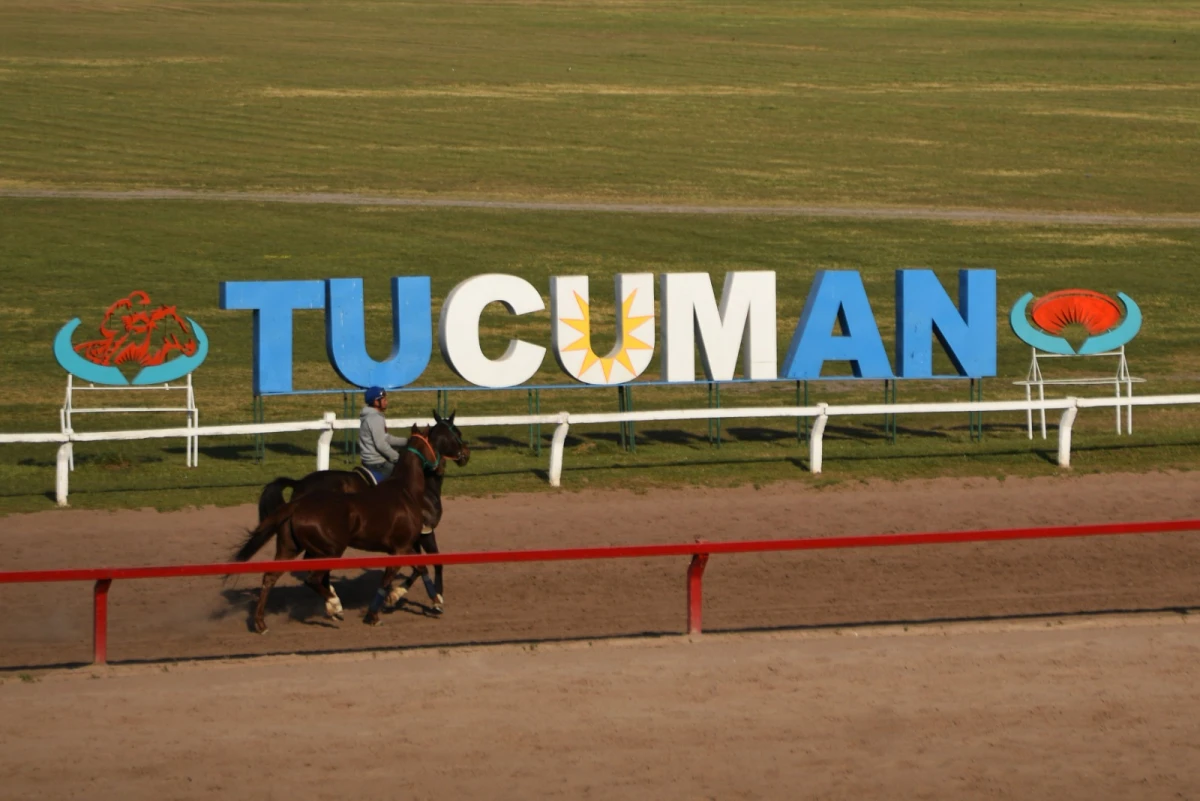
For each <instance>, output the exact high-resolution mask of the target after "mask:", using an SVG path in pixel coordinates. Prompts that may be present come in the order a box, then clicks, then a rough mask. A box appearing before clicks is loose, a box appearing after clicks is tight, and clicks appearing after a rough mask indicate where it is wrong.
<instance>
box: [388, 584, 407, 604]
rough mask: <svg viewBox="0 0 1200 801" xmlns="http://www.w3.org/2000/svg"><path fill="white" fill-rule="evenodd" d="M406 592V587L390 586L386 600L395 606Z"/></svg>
mask: <svg viewBox="0 0 1200 801" xmlns="http://www.w3.org/2000/svg"><path fill="white" fill-rule="evenodd" d="M407 594H408V588H407V587H392V591H391V592H389V593H388V596H387V602H388V603H389V604H391V605H392V606H395V605H396V604H397V603H398V602H399V601H400V599H401V598H403V597H404V596H405V595H407Z"/></svg>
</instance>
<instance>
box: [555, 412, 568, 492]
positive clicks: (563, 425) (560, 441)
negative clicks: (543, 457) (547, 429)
mask: <svg viewBox="0 0 1200 801" xmlns="http://www.w3.org/2000/svg"><path fill="white" fill-rule="evenodd" d="M570 428H571V416H570V415H569V414H567V413H566V412H563V413H561V414H560V415H559V416H558V426H557V427H556V428H555V429H554V436H553V437H552V438H551V440H550V486H552V487H561V486H562V468H563V446H564V445H565V444H566V441H567V431H569V430H570Z"/></svg>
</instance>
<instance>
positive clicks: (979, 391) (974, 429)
mask: <svg viewBox="0 0 1200 801" xmlns="http://www.w3.org/2000/svg"><path fill="white" fill-rule="evenodd" d="M967 391H968V393H969V394H968V395H967V399H968V400H969V401H970V402H971V403H975V402H976V401H980V402H982V401H983V378H982V377H980V378H972V379H971V386H970V387H969V388H968V390H967ZM967 427H968V429H969V430H970V433H971V441H972V442H983V412H977V411H973V410H972V411H969V412H967Z"/></svg>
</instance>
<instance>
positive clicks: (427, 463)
mask: <svg viewBox="0 0 1200 801" xmlns="http://www.w3.org/2000/svg"><path fill="white" fill-rule="evenodd" d="M413 440H417V441H419V442H424V443H425V447H427V448H429V453H430V454H432V455H433V459H432V461H431V460H430V458H429V456H427V455H426V454H424V453H421V451H420V450H418V449H417V448H414V447H413V446H412V441H413ZM408 442H409V444H408V445H407V446H405V448H404V449H405V450H406V451H408V452H409V453H415V454H416V455H417V457H418V458H419V459H420V460H421V466H422V467H424V468H425V469H426V470H428V471H429V472H431V473H436V472H437V471H438V468H440V467H441V466H442V460H443V459H444V457H443V456H442V454H441V453H439V452H438V450H437V449H436V448H434V447H433V443H432V442H430V441H429V437H428V436H426V435H425V434H421V433H416V432H414V433H412V434H410V435H409V437H408Z"/></svg>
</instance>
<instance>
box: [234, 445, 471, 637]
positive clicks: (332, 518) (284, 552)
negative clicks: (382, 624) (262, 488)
mask: <svg viewBox="0 0 1200 801" xmlns="http://www.w3.org/2000/svg"><path fill="white" fill-rule="evenodd" d="M461 447H462V446H461V445H460V438H459V437H457V436H455V435H454V434H452V433H451V431H450V429H449V427H448V426H434V427H433V428H429V429H426V430H424V431H422V430H421V429H419V428H418V427H417V426H413V429H412V432H411V434H410V435H409V441H408V446H407V447H406V448H405V449H404V450H403V451H401V453H400V459H399V460H398V461H397V463H396V468H395V470H394V471H393V473H392V475H391V476H390V477H389V478H388V479H387V480H386V481H383V482H382V483H380V484H379V485H378V486H374V487H370V488H368V489H365V490H362V491H360V492H357V493H354V494H350V495H346V494H343V493H340V492H332V491H315V492H310V493H308V494H305V495H303V496H302V497H300V498H297V499H296V500H294V501H292V502H290V503H288V504H286V505H285V506H283V507H282V508H280V509H279V510H277V511H276V512H275V513H273V514H271V515H270V516H268V517H267V519H266V520H264V521H263V522H262V523H260V524H259V525H258V527H257V528H256V529H254V531H251V532H250V533H249V535H248V536H247V537H246V542H245V543H244V544H243V545H242V547H241V548H240V549H239V550H238V552H237V553H236V554H235V555H234V559H235V560H236V561H239V562H245V561H247V560H249V559H250V558H251V557H252V556H254V554H256V553H258V551H259V550H260V549H261V548H262V547H263V546H264V545H266V544H267V542H268V541H270V540H271V538H272V537H274V538H275V558H276V559H277V560H278V559H294V558H296V557H298V556H300V555H303V556H304V558H305V559H323V558H337V557H340V556H341V555H342V554H343V553H345V551H346V549H347V548H357V549H359V550H364V551H375V552H381V553H387V554H394V555H400V554H406V553H414V552H415V551H416V547H415V546H416V542H417V538H418V537H419V536H420V534H421V528H422V520H423V518H424V506H425V485H426V478H425V476H426V473H427V472H429V473H432V474H435V475H439V476H440V475H442V474H443V473H444V472H445V469H446V461H447V460H453V461H457V460H459V459H460V458H461V456H462V452H461ZM398 570H399V568H395V567H389V568H387V569H385V570H384V572H383V581H382V582H381V584H380V588H379V592H378V593H377V594H376V597H375V598H374V599H373V600H372V601H371V606H370V609H369V610H368V612H367V615H366V618H365V621H366V622H367V623H370V624H372V625H376V624H378V623H379V610H380V608H382V606H383V603H384V600H385V599H386V600H388V601H389V602H391V603H395V602H396V601H397V600H398V599H399V597H400V593H399V592H398V591H396V590H392V587H391V585H392V580H393V579H394V578H395V577H396V573H397V572H398ZM421 570H422V571H424V568H421ZM280 575H282V574H281V573H265V574H263V583H262V591H261V592H260V594H259V598H258V605H257V607H256V608H255V612H254V630H255V631H257V632H259V633H265V632H266V630H267V624H266V621H265V620H264V613H265V610H266V606H267V598H268V596H269V595H270V592H271V588H272V587H274V586H275V582H276V581H278V580H279V577H280ZM305 582H306V583H307V584H308V585H309V586H310V587H312V588H313V590H315V591H316V593H317V594H318V595H320V596H321V597H322V598H324V599H325V613H326V614H327V615H328V616H330V617H332V618H335V619H338V620H341V619H342V602H341V600H340V599H339V598H338V596H337V593H336V592H334V591H333V587H332V586H331V584H330V581H329V571H328V570H325V571H314V572H312V573H310V574H309V575H308V578H307V579H305ZM389 591H390V592H389Z"/></svg>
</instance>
